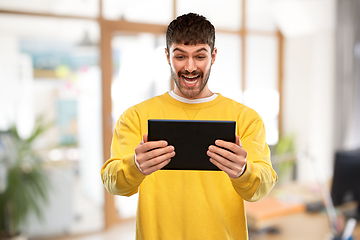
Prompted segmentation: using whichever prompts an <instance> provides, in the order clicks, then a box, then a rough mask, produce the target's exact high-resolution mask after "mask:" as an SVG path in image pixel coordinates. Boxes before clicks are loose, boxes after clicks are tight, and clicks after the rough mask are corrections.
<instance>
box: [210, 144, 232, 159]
mask: <svg viewBox="0 0 360 240" xmlns="http://www.w3.org/2000/svg"><path fill="white" fill-rule="evenodd" d="M209 153H210V155H209V154H208V155H209V156H210V157H216V156H219V157H222V158H225V159H226V160H227V161H234V159H235V158H236V155H235V154H234V153H232V152H230V151H228V150H226V149H223V148H219V147H216V146H210V147H209Z"/></svg>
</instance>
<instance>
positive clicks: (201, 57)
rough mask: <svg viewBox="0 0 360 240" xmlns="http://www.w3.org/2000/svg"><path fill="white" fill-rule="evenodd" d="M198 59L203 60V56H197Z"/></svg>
mask: <svg viewBox="0 0 360 240" xmlns="http://www.w3.org/2000/svg"><path fill="white" fill-rule="evenodd" d="M197 58H198V59H204V58H205V56H197Z"/></svg>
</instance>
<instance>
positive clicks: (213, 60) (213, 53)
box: [211, 48, 217, 65]
mask: <svg viewBox="0 0 360 240" xmlns="http://www.w3.org/2000/svg"><path fill="white" fill-rule="evenodd" d="M216 54H217V48H214V50H213V52H212V54H211V65H213V64H214V62H215V59H216Z"/></svg>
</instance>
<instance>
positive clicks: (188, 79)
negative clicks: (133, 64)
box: [165, 43, 217, 99]
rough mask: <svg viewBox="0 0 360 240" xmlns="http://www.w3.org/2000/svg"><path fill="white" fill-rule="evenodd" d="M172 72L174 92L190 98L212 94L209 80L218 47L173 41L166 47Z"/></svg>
mask: <svg viewBox="0 0 360 240" xmlns="http://www.w3.org/2000/svg"><path fill="white" fill-rule="evenodd" d="M165 52H166V56H167V60H168V63H169V65H170V67H171V74H172V76H173V78H174V81H175V89H174V92H175V93H176V94H177V95H179V96H182V97H185V98H189V99H196V98H204V97H209V96H211V95H212V92H211V91H210V90H209V88H208V85H207V82H208V79H209V76H210V70H211V66H212V65H213V63H214V61H215V58H216V53H217V49H216V48H214V50H213V52H211V48H210V46H209V45H208V44H196V45H185V44H176V43H173V44H172V45H171V46H170V49H169V51H168V50H167V49H165Z"/></svg>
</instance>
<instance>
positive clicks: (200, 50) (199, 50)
mask: <svg viewBox="0 0 360 240" xmlns="http://www.w3.org/2000/svg"><path fill="white" fill-rule="evenodd" d="M175 51H179V52H182V53H186V51H184V50H182V49H180V48H174V50H173V52H175ZM202 51H206V52H208V50H207V49H206V48H200V49H198V50H196V51H195V52H197V53H199V52H202Z"/></svg>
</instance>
